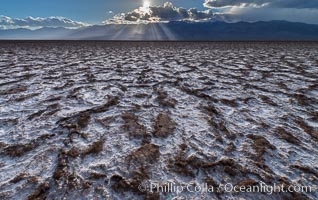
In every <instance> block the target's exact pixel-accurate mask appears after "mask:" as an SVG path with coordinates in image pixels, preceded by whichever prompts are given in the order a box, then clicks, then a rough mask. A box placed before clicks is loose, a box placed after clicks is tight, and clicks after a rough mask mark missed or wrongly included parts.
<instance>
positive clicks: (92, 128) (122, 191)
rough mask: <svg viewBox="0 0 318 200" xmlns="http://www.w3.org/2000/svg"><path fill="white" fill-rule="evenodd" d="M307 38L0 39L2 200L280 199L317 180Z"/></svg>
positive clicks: (313, 55)
mask: <svg viewBox="0 0 318 200" xmlns="http://www.w3.org/2000/svg"><path fill="white" fill-rule="evenodd" d="M317 48H318V44H309V43H278V44H275V43H169V42H167V43H163V42H162V43H161V42H158V43H151V42H149V43H142V42H131V43H126V42H125V43H119V42H117V43H116V42H114V43H111V42H105V43H103V42H99V43H97V42H42V43H31V42H29V43H9V42H7V43H6V42H2V43H1V44H0V71H1V75H0V76H1V79H0V109H1V112H0V150H1V151H0V152H1V153H0V198H1V199H36V198H38V199H45V198H47V199H61V198H64V199H160V198H161V199H165V198H171V197H176V196H179V197H180V199H182V198H183V199H185V198H188V199H194V198H198V199H200V198H201V199H202V198H203V199H204V198H218V199H227V198H229V197H231V198H234V199H239V198H240V197H244V198H246V199H249V198H253V199H273V198H274V199H284V198H285V199H289V198H295V199H299V198H305V199H306V198H312V199H315V198H317V197H318V193H317V190H315V191H313V192H311V193H275V194H273V195H271V196H269V195H267V194H264V193H253V194H252V193H227V192H219V193H216V192H215V193H207V192H202V193H190V192H184V193H181V194H176V193H160V194H159V193H150V192H145V191H140V190H139V189H138V186H139V185H140V184H141V183H144V182H145V181H148V180H150V181H159V182H162V183H167V182H169V181H170V182H173V183H175V184H176V185H186V184H188V183H190V182H195V183H197V184H204V183H206V184H208V185H212V186H219V185H220V184H225V183H232V184H233V185H246V186H250V185H257V184H259V183H260V182H265V183H267V184H269V185H270V184H274V183H276V184H285V185H291V184H298V185H304V186H315V185H317V184H318V168H317V166H318V156H317V155H318V148H317V146H318V145H317V142H318V133H317V128H318V124H317V121H318V120H317V119H318V113H317V110H318V98H317V97H318V84H317V80H318V75H317V74H318V59H317V58H318V51H317Z"/></svg>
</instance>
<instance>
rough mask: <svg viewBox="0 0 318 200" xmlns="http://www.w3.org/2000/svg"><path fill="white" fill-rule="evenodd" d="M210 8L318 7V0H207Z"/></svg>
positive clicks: (206, 4) (207, 5) (206, 3)
mask: <svg viewBox="0 0 318 200" xmlns="http://www.w3.org/2000/svg"><path fill="white" fill-rule="evenodd" d="M204 5H205V6H206V7H208V8H219V7H227V6H244V7H247V6H261V7H274V8H318V0H304V1H302V0H206V1H205V3H204Z"/></svg>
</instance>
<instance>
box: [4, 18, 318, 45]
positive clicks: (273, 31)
mask: <svg viewBox="0 0 318 200" xmlns="http://www.w3.org/2000/svg"><path fill="white" fill-rule="evenodd" d="M0 39H2V40H8V39H12V40H25V39H30V40H195V41H197V40H211V41H233V40H243V41H244V40H302V41H304V40H317V41H318V25H313V24H304V23H296V22H287V21H269V22H254V23H249V22H237V23H226V22H221V21H215V22H201V23H198V22H196V23H191V22H169V23H149V24H138V25H136V24H108V25H95V26H89V27H85V28H79V29H66V28H41V29H37V30H29V29H23V28H20V29H11V30H0Z"/></svg>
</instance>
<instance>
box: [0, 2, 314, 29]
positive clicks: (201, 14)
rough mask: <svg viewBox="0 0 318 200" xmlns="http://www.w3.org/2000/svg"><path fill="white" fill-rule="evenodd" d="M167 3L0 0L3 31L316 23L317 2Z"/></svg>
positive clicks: (0, 17)
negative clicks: (214, 21)
mask: <svg viewBox="0 0 318 200" xmlns="http://www.w3.org/2000/svg"><path fill="white" fill-rule="evenodd" d="M166 1H167V0H1V6H0V28H1V27H2V28H10V27H18V26H22V27H43V26H64V27H81V26H85V25H90V24H101V23H109V22H110V23H126V22H128V23H140V22H158V21H172V20H174V21H175V20H192V21H200V20H208V19H211V18H213V17H216V16H225V17H226V19H228V20H236V21H261V20H262V21H269V20H288V21H297V22H305V23H313V24H318V0H169V3H166ZM29 16H31V17H29ZM57 16H58V17H57ZM27 17H29V18H27Z"/></svg>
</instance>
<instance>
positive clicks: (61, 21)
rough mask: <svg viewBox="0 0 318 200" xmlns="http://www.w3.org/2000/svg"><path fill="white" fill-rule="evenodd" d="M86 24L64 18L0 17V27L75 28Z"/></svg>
mask: <svg viewBox="0 0 318 200" xmlns="http://www.w3.org/2000/svg"><path fill="white" fill-rule="evenodd" d="M85 25H87V24H85V23H82V22H77V21H73V20H71V19H67V18H65V17H47V18H40V17H37V18H34V17H27V18H24V19H20V18H10V17H7V16H0V26H1V27H67V28H77V27H82V26H85Z"/></svg>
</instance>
